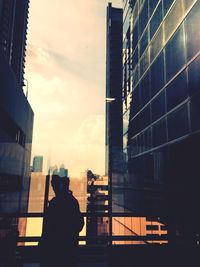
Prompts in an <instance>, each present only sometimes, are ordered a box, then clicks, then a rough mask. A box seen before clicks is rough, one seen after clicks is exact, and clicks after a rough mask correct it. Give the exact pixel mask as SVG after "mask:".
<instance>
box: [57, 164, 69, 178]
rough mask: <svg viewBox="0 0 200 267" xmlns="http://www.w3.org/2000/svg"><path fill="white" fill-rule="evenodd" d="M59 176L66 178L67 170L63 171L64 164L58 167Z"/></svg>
mask: <svg viewBox="0 0 200 267" xmlns="http://www.w3.org/2000/svg"><path fill="white" fill-rule="evenodd" d="M59 175H60V177H66V176H68V170H67V169H65V166H64V164H62V165H61V166H60V169H59Z"/></svg>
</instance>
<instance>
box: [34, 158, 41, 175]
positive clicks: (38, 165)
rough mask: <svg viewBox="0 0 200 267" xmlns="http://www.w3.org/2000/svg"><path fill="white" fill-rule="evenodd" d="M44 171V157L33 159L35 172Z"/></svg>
mask: <svg viewBox="0 0 200 267" xmlns="http://www.w3.org/2000/svg"><path fill="white" fill-rule="evenodd" d="M42 170H43V156H35V157H34V158H33V172H42Z"/></svg>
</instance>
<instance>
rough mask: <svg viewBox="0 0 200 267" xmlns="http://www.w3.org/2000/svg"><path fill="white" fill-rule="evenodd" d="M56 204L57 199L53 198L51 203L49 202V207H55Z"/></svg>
mask: <svg viewBox="0 0 200 267" xmlns="http://www.w3.org/2000/svg"><path fill="white" fill-rule="evenodd" d="M55 204H57V198H56V197H53V198H52V199H51V200H50V201H49V207H52V206H54V205H55Z"/></svg>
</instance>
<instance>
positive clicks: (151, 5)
mask: <svg viewBox="0 0 200 267" xmlns="http://www.w3.org/2000/svg"><path fill="white" fill-rule="evenodd" d="M158 2H159V0H150V1H149V16H151V14H152V13H153V12H154V9H155V7H156V5H157V4H158Z"/></svg>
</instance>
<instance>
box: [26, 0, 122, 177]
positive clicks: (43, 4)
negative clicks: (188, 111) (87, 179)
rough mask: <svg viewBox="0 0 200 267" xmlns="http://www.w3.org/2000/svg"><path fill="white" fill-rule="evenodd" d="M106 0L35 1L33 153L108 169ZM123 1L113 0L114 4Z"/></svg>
mask: <svg viewBox="0 0 200 267" xmlns="http://www.w3.org/2000/svg"><path fill="white" fill-rule="evenodd" d="M107 3H108V1H106V0H75V1H66V0H59V1H54V0H43V1H40V0H34V1H31V2H30V18H29V32H28V47H27V58H26V62H27V63H26V72H25V75H26V78H27V79H28V84H29V101H30V103H31V105H32V107H33V110H34V113H35V123H34V139H33V155H34V154H43V155H44V157H45V159H47V158H48V157H49V153H50V152H49V148H51V149H50V150H51V153H50V154H51V160H52V164H57V165H60V164H61V163H64V164H65V165H66V167H68V168H69V172H70V173H71V175H74V174H76V175H79V173H80V172H81V171H84V170H85V169H87V168H91V169H94V171H95V172H99V173H101V174H103V173H104V165H105V162H104V159H105V157H104V155H105V145H104V135H105V134H104V132H105V131H104V128H105V125H104V116H105V108H104V107H105V103H104V102H105V62H106V53H105V46H106V6H107ZM116 5H118V6H119V5H121V0H120V1H119V0H114V1H113V6H116Z"/></svg>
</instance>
